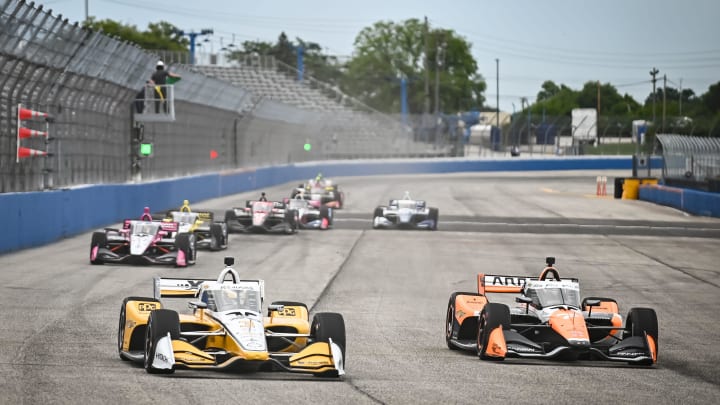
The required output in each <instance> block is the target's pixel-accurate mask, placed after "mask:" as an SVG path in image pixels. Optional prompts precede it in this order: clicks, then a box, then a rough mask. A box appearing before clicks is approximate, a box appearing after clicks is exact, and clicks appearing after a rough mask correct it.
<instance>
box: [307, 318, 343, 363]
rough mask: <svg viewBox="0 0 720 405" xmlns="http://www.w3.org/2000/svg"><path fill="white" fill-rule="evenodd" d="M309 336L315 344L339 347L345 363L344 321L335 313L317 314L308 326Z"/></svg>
mask: <svg viewBox="0 0 720 405" xmlns="http://www.w3.org/2000/svg"><path fill="white" fill-rule="evenodd" d="M310 334H311V335H312V336H313V338H314V341H315V342H329V341H330V339H332V341H333V343H335V344H337V345H338V346H340V349H341V350H342V356H343V362H345V320H344V319H343V316H342V315H341V314H338V313H336V312H318V313H317V314H315V315H314V316H313V320H312V323H311V324H310Z"/></svg>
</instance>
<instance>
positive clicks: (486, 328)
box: [477, 302, 510, 361]
mask: <svg viewBox="0 0 720 405" xmlns="http://www.w3.org/2000/svg"><path fill="white" fill-rule="evenodd" d="M498 326H502V328H503V330H506V329H509V328H510V308H508V306H507V305H505V304H498V303H494V302H489V303H487V304H485V307H484V308H483V310H482V312H481V313H480V319H479V320H478V337H477V342H478V343H477V352H478V356H479V357H480V359H481V360H494V361H503V360H505V358H504V357H492V356H488V355H486V354H485V348H486V347H487V344H488V340H489V339H490V332H492V331H493V330H494V329H495V328H497V327H498Z"/></svg>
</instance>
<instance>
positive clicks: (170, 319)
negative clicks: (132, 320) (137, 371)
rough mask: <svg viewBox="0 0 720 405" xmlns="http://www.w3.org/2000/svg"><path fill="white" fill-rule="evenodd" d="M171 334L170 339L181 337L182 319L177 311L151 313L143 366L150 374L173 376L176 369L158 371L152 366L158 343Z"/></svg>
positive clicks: (163, 310) (162, 310)
mask: <svg viewBox="0 0 720 405" xmlns="http://www.w3.org/2000/svg"><path fill="white" fill-rule="evenodd" d="M168 332H169V333H170V339H178V338H179V337H180V317H179V316H178V313H177V312H176V311H173V310H171V309H156V310H154V311H151V312H150V316H149V317H148V324H147V333H146V334H145V356H144V360H143V366H144V367H145V371H147V372H148V373H150V374H172V373H174V372H175V368H171V369H167V370H166V369H157V368H154V367H153V366H152V359H153V358H155V351H156V349H157V342H158V340H160V338H163V337H165V336H167V334H168Z"/></svg>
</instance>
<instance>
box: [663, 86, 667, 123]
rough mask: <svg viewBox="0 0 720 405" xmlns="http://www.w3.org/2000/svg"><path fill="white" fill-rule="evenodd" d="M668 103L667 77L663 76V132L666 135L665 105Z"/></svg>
mask: <svg viewBox="0 0 720 405" xmlns="http://www.w3.org/2000/svg"><path fill="white" fill-rule="evenodd" d="M666 101H667V75H666V74H664V75H663V117H662V131H663V133H665V104H666Z"/></svg>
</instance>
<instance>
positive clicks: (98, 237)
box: [90, 232, 107, 265]
mask: <svg viewBox="0 0 720 405" xmlns="http://www.w3.org/2000/svg"><path fill="white" fill-rule="evenodd" d="M105 246H107V235H106V234H105V232H93V234H92V240H91V242H90V263H91V264H96V265H97V264H105V262H103V261H102V259H99V258H97V257H96V258H95V259H94V260H93V257H92V251H93V249H95V247H98V248H102V247H105Z"/></svg>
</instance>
